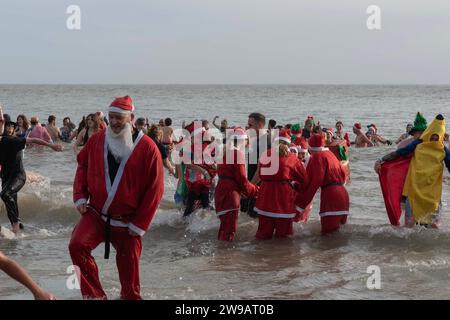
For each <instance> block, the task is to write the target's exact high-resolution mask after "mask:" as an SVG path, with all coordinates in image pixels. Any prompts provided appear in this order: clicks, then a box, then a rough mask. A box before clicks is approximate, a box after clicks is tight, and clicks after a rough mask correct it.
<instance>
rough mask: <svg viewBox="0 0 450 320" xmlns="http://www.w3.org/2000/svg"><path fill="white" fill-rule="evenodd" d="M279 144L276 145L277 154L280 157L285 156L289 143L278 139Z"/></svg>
mask: <svg viewBox="0 0 450 320" xmlns="http://www.w3.org/2000/svg"><path fill="white" fill-rule="evenodd" d="M279 142H280V144H279V146H278V154H279V155H280V157H286V156H287V155H288V154H289V153H290V151H289V144H288V143H287V142H286V141H282V140H280V141H279Z"/></svg>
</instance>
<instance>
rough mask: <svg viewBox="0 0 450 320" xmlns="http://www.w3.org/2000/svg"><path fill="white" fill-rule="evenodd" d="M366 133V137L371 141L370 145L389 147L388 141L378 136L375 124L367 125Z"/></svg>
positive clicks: (389, 142)
mask: <svg viewBox="0 0 450 320" xmlns="http://www.w3.org/2000/svg"><path fill="white" fill-rule="evenodd" d="M367 129H368V130H367V132H366V137H367V138H369V139H370V141H372V144H373V145H374V146H379V145H380V144H387V145H389V146H390V145H391V144H392V142H391V141H390V140H388V139H385V138H383V137H382V136H380V135H379V134H378V128H377V126H376V125H375V124H373V123H372V124H369V125H368V126H367Z"/></svg>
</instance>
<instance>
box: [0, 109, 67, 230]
mask: <svg viewBox="0 0 450 320" xmlns="http://www.w3.org/2000/svg"><path fill="white" fill-rule="evenodd" d="M16 127H17V125H16V123H15V122H12V121H11V118H10V117H9V116H8V115H6V114H5V116H3V113H2V110H1V108H0V166H1V172H0V178H1V180H2V190H1V192H0V198H1V199H2V200H3V202H4V203H5V206H6V211H7V215H8V219H9V221H10V222H11V226H12V231H13V232H15V233H17V232H18V231H19V230H20V229H22V228H23V225H22V224H21V223H20V219H19V207H18V203H17V194H18V192H19V191H20V190H21V189H22V187H23V186H24V185H25V181H26V174H25V170H24V167H23V162H22V150H23V149H25V145H26V144H27V143H34V144H40V145H44V146H47V147H49V148H52V149H53V150H55V151H61V150H62V146H61V145H56V144H50V143H48V142H45V141H44V140H41V139H37V138H19V137H16V136H15V129H16Z"/></svg>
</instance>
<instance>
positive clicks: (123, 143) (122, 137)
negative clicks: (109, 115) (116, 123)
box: [106, 123, 133, 162]
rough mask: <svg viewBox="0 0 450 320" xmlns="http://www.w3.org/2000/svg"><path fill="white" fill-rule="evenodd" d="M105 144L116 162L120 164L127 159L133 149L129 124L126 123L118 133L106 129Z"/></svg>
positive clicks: (109, 128)
mask: <svg viewBox="0 0 450 320" xmlns="http://www.w3.org/2000/svg"><path fill="white" fill-rule="evenodd" d="M106 143H107V145H108V150H109V152H111V154H112V155H113V156H114V158H115V159H116V161H117V162H121V161H122V160H123V159H125V158H126V157H128V156H129V155H130V154H131V150H132V149H133V134H132V133H131V124H129V123H127V124H126V125H125V127H124V128H123V129H122V131H120V132H119V133H114V132H113V131H112V129H111V127H108V128H107V129H106Z"/></svg>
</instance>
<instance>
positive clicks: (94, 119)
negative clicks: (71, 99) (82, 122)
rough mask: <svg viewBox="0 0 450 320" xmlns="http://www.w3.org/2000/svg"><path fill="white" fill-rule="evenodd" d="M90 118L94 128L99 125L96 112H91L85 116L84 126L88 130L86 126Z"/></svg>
mask: <svg viewBox="0 0 450 320" xmlns="http://www.w3.org/2000/svg"><path fill="white" fill-rule="evenodd" d="M89 119H91V120H92V121H93V122H94V130H98V128H99V126H100V121H99V120H98V117H97V114H95V113H91V114H89V115H88V116H87V117H86V128H87V129H88V130H89V127H88V120H89Z"/></svg>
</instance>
